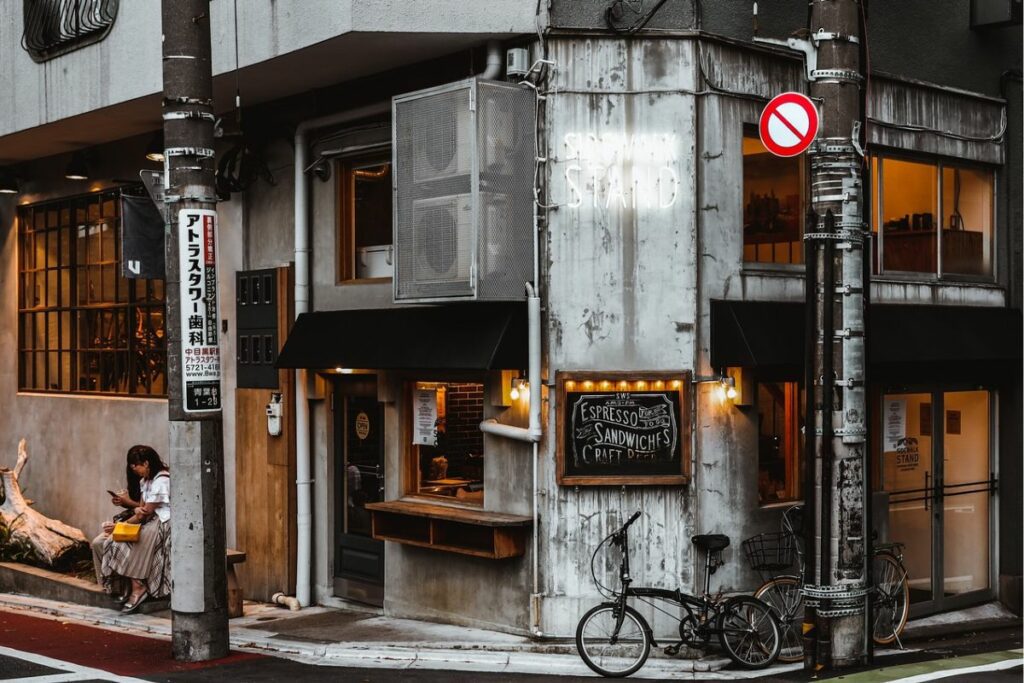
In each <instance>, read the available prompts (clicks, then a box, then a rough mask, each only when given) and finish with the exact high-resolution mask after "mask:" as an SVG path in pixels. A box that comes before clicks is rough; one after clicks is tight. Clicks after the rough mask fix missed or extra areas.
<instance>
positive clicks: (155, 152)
mask: <svg viewBox="0 0 1024 683" xmlns="http://www.w3.org/2000/svg"><path fill="white" fill-rule="evenodd" d="M146 158H147V159H149V160H150V161H160V162H162V161H163V160H164V134H163V133H153V137H151V138H150V139H149V144H147V145H146Z"/></svg>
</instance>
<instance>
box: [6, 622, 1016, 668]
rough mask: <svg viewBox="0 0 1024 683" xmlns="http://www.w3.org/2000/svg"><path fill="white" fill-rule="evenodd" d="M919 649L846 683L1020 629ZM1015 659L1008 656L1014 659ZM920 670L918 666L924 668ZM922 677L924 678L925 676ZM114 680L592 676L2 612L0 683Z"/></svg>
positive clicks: (963, 655) (926, 663)
mask: <svg viewBox="0 0 1024 683" xmlns="http://www.w3.org/2000/svg"><path fill="white" fill-rule="evenodd" d="M910 645H911V646H912V647H913V648H916V649H917V650H918V651H914V652H906V653H900V654H896V655H891V656H886V657H883V658H879V660H878V661H877V662H876V664H875V666H874V667H865V668H864V669H861V670H852V671H851V670H847V671H844V672H843V673H842V674H841V676H842V680H843V681H844V683H846V682H847V681H849V682H850V683H861V682H863V683H873V682H877V681H890V680H893V679H897V678H900V677H902V676H906V675H908V674H907V672H906V671H905V670H904V669H902V668H901V667H902V666H903V665H912V666H917V667H918V669H917V670H918V671H933V672H937V671H938V670H940V669H942V668H947V669H949V668H959V667H960V666H961V665H963V666H966V665H968V664H970V663H971V662H972V659H971V658H972V657H974V658H975V660H976V659H977V658H978V657H982V658H984V657H989V658H990V659H992V658H994V659H1005V658H1006V657H1007V655H1002V656H1000V657H995V656H994V655H988V654H986V653H993V652H1005V651H1010V650H1014V649H1017V648H1020V647H1021V629H1020V627H1015V628H1004V629H1001V630H996V631H986V632H983V633H962V634H957V635H954V636H947V637H943V638H935V639H932V640H929V641H925V642H917V643H911V644H910ZM1011 656H1012V655H1011ZM922 667H923V668H922ZM729 673H730V672H729V671H722V672H717V673H716V674H714V675H713V676H709V677H708V678H706V679H705V680H722V679H723V678H726V679H728V678H729V677H730V676H729ZM926 675H927V674H926ZM1021 675H1022V671H1021V667H1019V666H1018V667H1015V668H1013V669H1008V670H1002V671H984V672H981V673H976V674H962V675H956V676H952V677H948V678H943V680H944V681H950V682H958V681H964V682H966V681H972V682H974V681H978V682H980V681H986V682H988V681H993V682H996V683H1003V682H1006V683H1009V682H1010V681H1015V682H1016V681H1020V680H1021ZM54 677H59V678H58V679H56V680H60V681H77V682H82V681H118V682H120V683H137V682H141V681H154V682H156V681H159V682H166V683H186V682H187V683H224V682H225V681H231V682H232V683H236V682H243V683H249V682H251V683H263V682H266V683H270V682H271V681H275V682H276V681H282V680H284V681H296V682H298V681H309V682H311V683H319V682H323V683H327V682H331V683H335V682H338V681H341V682H348V681H352V682H359V683H385V682H387V683H393V682H398V683H404V682H407V681H445V682H451V683H471V682H472V683H477V682H480V683H491V682H498V681H508V682H510V683H518V682H520V681H522V682H526V681H530V682H534V681H536V682H540V681H546V682H551V683H573V682H578V681H591V682H592V681H594V680H595V679H594V678H581V677H566V676H535V675H522V674H495V673H488V672H485V671H452V670H443V671H442V670H429V669H413V670H410V669H385V668H380V669H350V668H339V667H328V666H316V665H312V664H303V663H299V662H293V661H290V660H285V659H278V658H274V657H268V656H264V655H259V654H250V653H232V655H231V656H230V657H228V658H226V659H223V660H218V661H215V662H205V663H200V664H186V663H182V662H176V661H174V660H173V659H171V657H170V647H169V645H168V643H167V641H166V640H163V639H157V638H148V637H143V636H139V635H129V634H123V633H117V632H114V631H109V630H106V629H99V628H94V627H91V626H86V625H82V624H74V623H69V622H64V621H57V620H53V619H43V618H39V617H35V616H30V615H27V614H24V613H17V614H14V613H9V612H3V611H0V681H15V680H17V681H19V682H26V683H31V682H32V681H34V680H36V681H39V683H44V681H53V680H55V678H54ZM838 677H839V675H838V674H837V675H835V676H829V675H819V676H817V677H812V676H810V675H809V674H806V673H804V672H803V671H795V672H791V673H787V674H784V675H781V676H771V675H769V676H764V677H760V678H756V679H753V680H758V681H764V682H765V683H783V682H785V683H793V682H795V681H812V680H826V679H829V678H838ZM697 680H701V679H697Z"/></svg>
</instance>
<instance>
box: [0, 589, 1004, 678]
mask: <svg viewBox="0 0 1024 683" xmlns="http://www.w3.org/2000/svg"><path fill="white" fill-rule="evenodd" d="M0 609H9V610H25V611H28V612H31V613H33V614H35V615H48V616H50V617H52V618H56V619H61V620H74V621H79V622H83V623H86V624H91V625H96V626H100V627H105V628H112V629H116V630H119V631H128V632H132V633H136V634H149V635H152V636H155V637H161V638H169V637H170V634H171V620H170V613H169V612H166V611H164V612H158V613H154V614H132V615H122V614H121V613H120V612H118V611H116V610H113V609H104V608H99V607H92V606H85V605H78V604H72V603H67V602H58V601H52V600H42V599H39V598H33V597H28V596H22V595H10V594H7V595H0ZM1007 623H1020V620H1019V619H1018V618H1017V617H1014V615H1012V614H1011V613H1010V612H1008V611H1006V610H1005V609H1004V608H1002V606H1000V605H998V604H997V603H992V604H990V605H984V606H982V607H979V608H972V609H970V610H962V611H960V612H954V613H951V614H947V615H939V616H938V617H932V618H930V619H925V620H919V621H917V622H912V623H911V625H909V626H908V628H907V632H906V634H905V636H904V642H905V643H909V645H908V647H910V648H913V642H914V641H916V640H921V639H924V638H929V637H933V636H935V635H936V634H938V633H939V632H941V631H942V630H943V629H944V630H945V632H951V629H955V631H956V632H964V631H969V630H971V629H972V627H974V626H978V627H991V626H992V625H993V624H1003V625H1005V624H1007ZM230 626H231V645H232V648H234V649H237V650H243V651H251V652H260V653H263V654H269V655H273V656H278V657H285V658H288V659H293V660H296V661H302V662H306V663H311V664H320V665H325V666H346V667H371V668H392V669H404V668H409V669H450V670H462V671H490V672H497V673H525V674H548V675H572V676H589V675H593V674H592V673H591V672H590V670H589V669H587V667H586V665H584V664H583V662H582V660H580V658H579V656H578V655H577V654H576V648H575V644H574V643H573V642H571V641H567V640H564V639H563V640H550V641H537V640H533V639H530V638H525V637H521V636H515V635H510V634H505V633H498V632H494V631H485V630H481V629H474V628H465V627H460V626H450V625H445V624H434V623H429V622H423V621H413V620H408V619H394V618H390V617H385V616H380V615H378V614H375V613H372V612H360V611H356V610H346V609H335V608H327V607H308V608H305V609H303V610H301V611H299V612H290V611H288V610H286V609H284V608H282V607H278V606H274V605H267V604H262V603H253V602H249V603H246V605H245V616H243V617H241V618H238V619H232V620H231V624H230ZM979 630H980V629H979ZM878 654H879V655H881V656H885V653H884V652H880V653H878ZM728 663H729V662H728V660H727V659H725V658H724V657H722V656H720V655H717V654H715V655H712V656H709V657H704V658H701V659H683V658H668V657H666V656H664V655H663V654H662V653H661V651H660V650H659V649H657V648H655V649H652V652H651V658H650V659H649V660H648V662H647V663H646V664H645V665H644V667H643V668H642V669H641V670H640V671H639V672H637V673H636V674H634V676H633V677H634V678H650V679H662V680H692V679H693V678H695V677H697V676H699V677H700V678H702V679H722V680H736V679H747V678H756V677H759V676H766V675H777V674H780V673H784V672H787V671H790V670H796V669H799V668H800V666H801V665H800V664H793V665H788V666H774V667H771V669H769V670H767V671H764V672H745V671H737V670H733V669H728V670H722V669H723V667H725V666H726V665H727V664H728Z"/></svg>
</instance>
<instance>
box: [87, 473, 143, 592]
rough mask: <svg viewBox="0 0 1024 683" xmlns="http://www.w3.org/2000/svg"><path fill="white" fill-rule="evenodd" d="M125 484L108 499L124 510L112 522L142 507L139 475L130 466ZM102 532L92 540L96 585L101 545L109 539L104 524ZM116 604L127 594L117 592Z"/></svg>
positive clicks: (101, 573)
mask: <svg viewBox="0 0 1024 683" xmlns="http://www.w3.org/2000/svg"><path fill="white" fill-rule="evenodd" d="M124 469H125V483H126V484H127V486H126V487H125V488H123V489H120V490H118V492H117V495H115V496H114V497H113V498H111V499H110V502H111V503H113V504H114V505H119V506H120V507H123V508H124V510H122V511H121V512H119V513H117V514H116V515H114V518H113V520H112V521H115V522H117V521H124V520H126V519H128V518H129V517H131V516H132V514H133V511H134V510H135V508H137V507H140V506H141V505H142V492H141V490H140V488H139V486H140V484H141V482H142V479H140V478H139V475H137V474H135V470H133V469H132V466H131V465H129V464H127V463H126V464H125V466H124ZM103 528H104V530H103V531H101V532H100V533H99V535H98V536H96V538H94V539H92V543H91V544H90V545H91V546H92V565H93V567H94V568H95V569H96V583H98V584H100V585H101V586H102V585H103V572H102V565H103V545H104V544H105V543H106V541H107V538H109V537H110V532H109V531H106V528H107V525H105V524H104V526H103ZM118 593H119V594H118V597H117V600H118V602H124V601H125V600H127V599H128V592H127V591H126V592H124V593H123V594H120V591H118Z"/></svg>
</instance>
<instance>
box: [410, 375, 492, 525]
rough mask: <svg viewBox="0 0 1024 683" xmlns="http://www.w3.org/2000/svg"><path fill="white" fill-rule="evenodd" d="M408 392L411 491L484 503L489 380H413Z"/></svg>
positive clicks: (467, 502)
mask: <svg viewBox="0 0 1024 683" xmlns="http://www.w3.org/2000/svg"><path fill="white" fill-rule="evenodd" d="M406 396H407V399H406V407H407V413H408V420H407V421H406V426H407V429H406V432H407V434H408V438H406V439H404V441H405V443H406V446H405V448H406V468H405V492H406V493H409V494H414V495H421V496H431V497H442V498H445V499H448V500H455V501H457V502H460V503H465V504H468V505H483V503H484V438H483V432H481V431H480V422H481V421H482V420H483V411H484V385H483V383H482V382H473V381H467V380H459V381H444V382H410V383H409V385H408V389H407V391H406Z"/></svg>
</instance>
